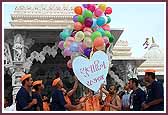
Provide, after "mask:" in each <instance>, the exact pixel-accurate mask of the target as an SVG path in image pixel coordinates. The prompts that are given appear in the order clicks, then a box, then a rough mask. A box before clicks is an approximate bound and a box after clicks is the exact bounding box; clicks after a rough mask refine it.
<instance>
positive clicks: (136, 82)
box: [129, 78, 139, 87]
mask: <svg viewBox="0 0 168 115" xmlns="http://www.w3.org/2000/svg"><path fill="white" fill-rule="evenodd" d="M129 81H132V83H135V85H136V86H137V87H138V84H139V81H138V80H137V79H136V78H131V79H129Z"/></svg>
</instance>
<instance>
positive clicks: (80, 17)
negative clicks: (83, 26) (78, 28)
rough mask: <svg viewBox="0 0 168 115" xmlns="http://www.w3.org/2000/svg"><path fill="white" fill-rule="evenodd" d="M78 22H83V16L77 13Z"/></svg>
mask: <svg viewBox="0 0 168 115" xmlns="http://www.w3.org/2000/svg"><path fill="white" fill-rule="evenodd" d="M78 22H80V23H83V22H84V18H83V16H82V15H79V16H78Z"/></svg>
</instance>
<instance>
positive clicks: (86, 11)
mask: <svg viewBox="0 0 168 115" xmlns="http://www.w3.org/2000/svg"><path fill="white" fill-rule="evenodd" d="M92 16H93V13H92V12H91V11H90V10H85V11H84V12H83V17H84V18H92Z"/></svg>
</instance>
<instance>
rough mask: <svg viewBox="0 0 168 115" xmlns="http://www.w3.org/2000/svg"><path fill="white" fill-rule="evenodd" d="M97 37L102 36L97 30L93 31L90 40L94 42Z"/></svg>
mask: <svg viewBox="0 0 168 115" xmlns="http://www.w3.org/2000/svg"><path fill="white" fill-rule="evenodd" d="M97 37H102V34H101V33H100V32H98V31H96V32H93V33H92V35H91V39H92V42H94V40H95V39H96V38H97Z"/></svg>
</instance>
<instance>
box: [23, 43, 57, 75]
mask: <svg viewBox="0 0 168 115" xmlns="http://www.w3.org/2000/svg"><path fill="white" fill-rule="evenodd" d="M57 49H58V47H57V43H55V45H54V46H53V47H50V46H48V45H47V46H45V47H43V50H42V51H41V52H40V53H39V52H37V51H33V52H32V53H31V54H30V57H28V58H27V59H26V61H25V62H24V63H23V67H24V69H25V71H26V73H27V72H29V70H30V67H31V66H32V64H33V60H34V59H35V60H36V61H37V62H38V61H40V63H43V62H44V60H45V56H46V54H48V55H49V56H53V58H54V57H55V56H56V55H57Z"/></svg>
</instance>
